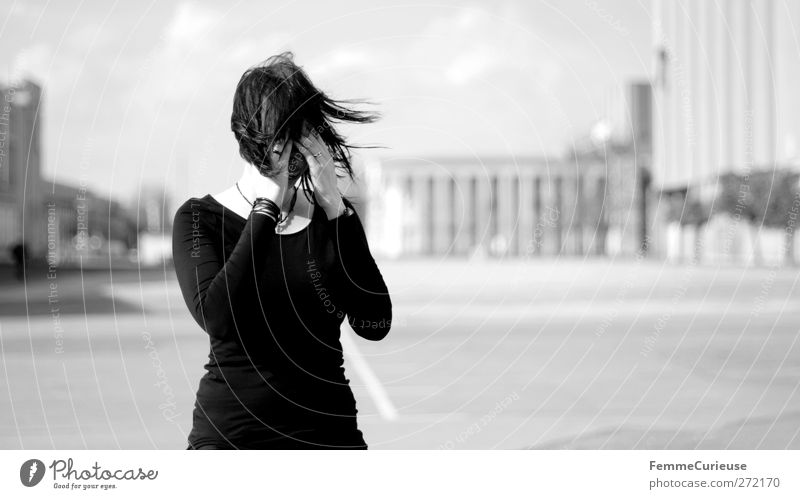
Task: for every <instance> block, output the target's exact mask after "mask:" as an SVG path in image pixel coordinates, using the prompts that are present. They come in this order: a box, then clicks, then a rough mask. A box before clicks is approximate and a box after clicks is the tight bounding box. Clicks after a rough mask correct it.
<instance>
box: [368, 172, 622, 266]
mask: <svg viewBox="0 0 800 499" xmlns="http://www.w3.org/2000/svg"><path fill="white" fill-rule="evenodd" d="M605 169H606V166H605V164H603V162H602V161H597V160H591V161H587V160H585V159H584V160H582V161H580V162H579V161H575V160H563V159H555V160H554V159H549V158H538V157H526V158H512V157H502V158H498V157H494V158H485V157H484V158H478V157H447V158H402V159H383V160H381V161H378V160H372V161H370V162H367V164H366V165H365V169H364V176H365V184H366V193H365V196H366V199H365V201H366V204H367V206H368V216H367V217H366V219H367V221H366V225H367V233H368V235H369V237H370V245H371V248H372V249H373V251H374V252H375V253H376V254H380V255H383V256H387V257H409V256H411V257H414V256H436V257H450V256H453V257H522V258H524V257H534V256H537V255H584V254H586V253H601V254H602V253H604V252H605V244H606V234H607V230H605V225H606V223H605V216H606V215H605V211H604V209H603V206H604V204H603V200H604V199H605V198H606V196H607V194H606V172H605Z"/></svg>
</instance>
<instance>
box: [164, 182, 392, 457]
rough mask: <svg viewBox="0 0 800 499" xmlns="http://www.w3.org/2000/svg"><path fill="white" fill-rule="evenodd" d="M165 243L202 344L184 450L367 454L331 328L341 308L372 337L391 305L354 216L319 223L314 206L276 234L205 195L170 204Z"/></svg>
mask: <svg viewBox="0 0 800 499" xmlns="http://www.w3.org/2000/svg"><path fill="white" fill-rule="evenodd" d="M298 195H303V194H302V193H299V194H298ZM345 203H346V204H347V205H348V206H350V207H352V205H351V204H350V202H349V201H347V200H345ZM172 250H173V259H174V263H175V272H176V274H177V276H178V282H179V284H180V288H181V292H182V294H183V298H184V300H185V301H186V305H187V306H188V307H189V311H190V312H191V314H192V316H193V317H194V319H195V320H196V321H197V323H198V324H199V325H200V326H201V327H202V328H203V330H205V331H206V333H207V334H208V336H209V340H210V353H209V361H208V363H207V364H206V365H205V369H206V371H207V372H206V373H205V374H204V376H203V377H202V378H201V380H200V385H199V389H198V391H197V399H196V401H195V407H194V412H193V424H192V430H191V432H190V434H189V438H188V442H189V448H190V449H193V448H203V447H206V448H227V449H270V448H277V449H288V448H349V449H366V448H367V445H366V443H365V442H364V439H363V436H362V434H361V431H359V429H358V425H357V424H356V413H357V410H356V402H355V399H354V397H353V393H352V391H351V389H350V385H349V380H348V379H347V378H346V377H345V372H344V367H343V357H342V347H341V343H340V341H339V334H340V331H339V328H340V326H341V324H342V322H343V320H344V317H345V315H346V316H347V317H348V321H349V323H350V325H351V326H352V327H353V330H354V331H355V332H356V333H357V334H358V335H359V336H362V337H364V338H366V339H369V340H380V339H382V338H383V337H384V336H386V334H387V333H388V332H389V328H390V326H391V318H392V303H391V300H390V298H389V293H388V290H387V288H386V284H385V282H384V280H383V276H382V275H381V273H380V271H379V270H378V267H377V265H376V264H375V261H374V259H373V257H372V255H371V253H370V251H369V247H368V245H367V239H366V235H365V234H364V228H363V226H362V224H361V220H360V219H359V217H358V214H357V213H353V214H351V215H349V216H340V217H338V218H335V219H333V220H328V219H327V216H326V214H325V212H324V211H323V210H322V209H321V208H319V207H317V206H315V209H314V214H313V216H312V220H311V222H310V223H309V225H308V226H306V227H305V228H304V229H303V230H301V231H299V232H296V233H293V234H286V235H279V234H276V233H275V222H274V221H273V220H272V219H271V218H269V217H267V216H265V215H259V214H251V215H250V216H249V217H248V218H247V219H244V218H242V217H241V216H240V215H238V214H237V213H235V212H233V211H231V210H228V209H226V208H225V207H224V206H223V205H222V204H220V203H219V202H218V201H216V200H215V199H214V198H213V197H211V195H206V196H204V197H202V198H191V199H189V200H188V201H186V202H185V203H184V204H183V205H182V206H181V207H180V208H179V209H178V211H177V213H176V214H175V219H174V226H173V248H172Z"/></svg>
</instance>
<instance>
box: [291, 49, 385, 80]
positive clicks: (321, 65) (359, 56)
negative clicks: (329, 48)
mask: <svg viewBox="0 0 800 499" xmlns="http://www.w3.org/2000/svg"><path fill="white" fill-rule="evenodd" d="M372 61H373V58H372V56H371V55H370V54H368V53H367V52H366V51H364V50H352V49H346V48H339V49H336V50H334V51H333V52H331V53H329V54H326V55H325V56H324V57H323V58H318V59H314V60H312V61H311V62H310V63H308V64H307V65H306V69H307V70H308V72H309V73H311V74H313V75H314V76H315V77H317V76H319V77H324V76H329V75H330V74H332V73H337V72H340V71H345V70H354V69H359V68H365V67H367V66H368V65H370V64H371V63H372Z"/></svg>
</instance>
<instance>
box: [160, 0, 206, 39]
mask: <svg viewBox="0 0 800 499" xmlns="http://www.w3.org/2000/svg"><path fill="white" fill-rule="evenodd" d="M218 17H219V14H218V13H217V12H216V11H215V10H214V9H212V8H209V7H206V6H204V5H199V4H197V3H194V2H181V3H180V4H179V5H178V7H177V8H176V9H175V14H174V15H173V17H172V20H171V21H170V22H169V24H168V25H167V27H166V29H165V33H164V34H165V38H166V41H167V43H170V44H175V45H178V46H181V45H184V44H187V43H188V44H191V45H194V44H197V43H198V42H199V41H202V40H204V39H205V38H206V35H207V34H208V32H209V31H210V30H211V29H212V27H213V26H214V24H215V22H216V19H217V18H218Z"/></svg>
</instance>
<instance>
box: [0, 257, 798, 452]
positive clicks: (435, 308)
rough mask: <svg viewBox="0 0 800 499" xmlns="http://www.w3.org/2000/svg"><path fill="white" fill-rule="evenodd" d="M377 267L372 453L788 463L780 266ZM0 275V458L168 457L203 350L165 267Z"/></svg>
mask: <svg viewBox="0 0 800 499" xmlns="http://www.w3.org/2000/svg"><path fill="white" fill-rule="evenodd" d="M381 266H382V270H383V273H384V276H385V277H386V280H387V283H388V285H389V289H390V291H391V292H392V296H393V302H394V304H395V308H394V315H395V324H394V326H393V329H392V332H391V333H390V336H389V337H388V338H387V339H386V340H384V341H382V342H379V343H370V342H367V341H364V340H361V339H359V338H351V339H352V345H354V347H351V348H350V349H349V351H348V352H347V354H348V365H347V368H348V372H349V376H350V378H351V380H352V384H353V388H354V391H355V393H356V398H357V400H358V403H359V410H360V415H361V418H360V424H361V426H362V429H363V431H364V433H365V436H366V438H367V441H368V442H369V444H370V446H371V447H372V448H456V449H467V448H586V449H629V448H657V449H664V448H670V449H673V448H677V449H689V448H700V449H724V448H732V449H756V448H758V449H785V448H791V449H800V393H798V391H799V388H800V345H798V326H800V305H798V304H800V301H799V300H798V298H799V297H800V296H799V295H800V290H798V289H797V282H798V278H799V277H800V271H798V270H797V269H778V270H773V269H770V268H761V269H750V270H744V269H739V268H712V267H707V266H703V267H694V266H688V265H684V266H673V265H663V264H661V263H656V262H646V261H638V262H637V261H630V260H629V261H624V262H616V263H614V262H611V261H597V260H594V261H588V262H582V261H579V260H572V261H565V260H561V261H557V260H543V261H524V262H520V261H517V262H493V263H492V262H490V263H482V262H464V261H444V262H438V261H405V262H385V263H382V264H381ZM2 277H3V278H4V281H3V284H0V347H1V350H0V360H1V361H2V366H0V407H1V408H2V409H1V410H0V448H6V449H8V448H85V447H88V448H137V449H140V448H183V447H184V442H185V436H186V434H187V433H188V430H189V427H190V414H191V407H192V403H193V395H194V391H195V390H196V384H197V380H198V378H199V377H200V376H201V374H202V365H203V363H204V362H205V359H206V356H207V348H208V347H207V339H206V337H205V333H203V332H202V331H201V330H200V329H199V328H198V327H197V326H196V325H195V324H194V322H193V321H192V319H191V317H190V316H189V315H188V312H187V311H186V310H185V308H184V305H183V302H182V299H181V296H180V292H179V290H178V288H177V285H176V282H175V280H174V278H173V275H172V272H171V270H169V271H167V272H166V273H164V272H163V271H162V272H158V271H150V272H147V273H146V274H143V275H141V276H140V275H139V274H138V273H136V272H130V271H128V272H115V273H114V274H113V275H112V276H111V278H109V276H108V275H107V274H106V273H103V272H87V273H85V274H83V275H81V274H80V273H76V272H68V271H66V270H63V271H60V273H59V275H58V276H57V278H56V279H54V280H51V281H48V280H45V279H38V280H36V281H34V282H31V283H30V284H29V285H28V286H27V288H24V287H22V286H21V285H19V284H14V283H13V282H11V281H10V280H9V279H8V275H7V274H6V275H3V276H2ZM52 283H55V284H56V288H55V289H54V290H51V289H50V287H49V285H50V284H52ZM48 296H53V297H54V298H56V299H57V301H55V302H54V303H53V306H58V307H59V312H60V315H59V316H57V317H56V316H54V315H53V314H52V313H51V310H50V309H51V304H49V303H48ZM84 311H88V313H85V312H84ZM59 336H60V337H61V338H59ZM148 338H149V340H148ZM60 340H63V348H62V349H61V350H59V349H58V344H59V341H60ZM356 350H357V351H356Z"/></svg>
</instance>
